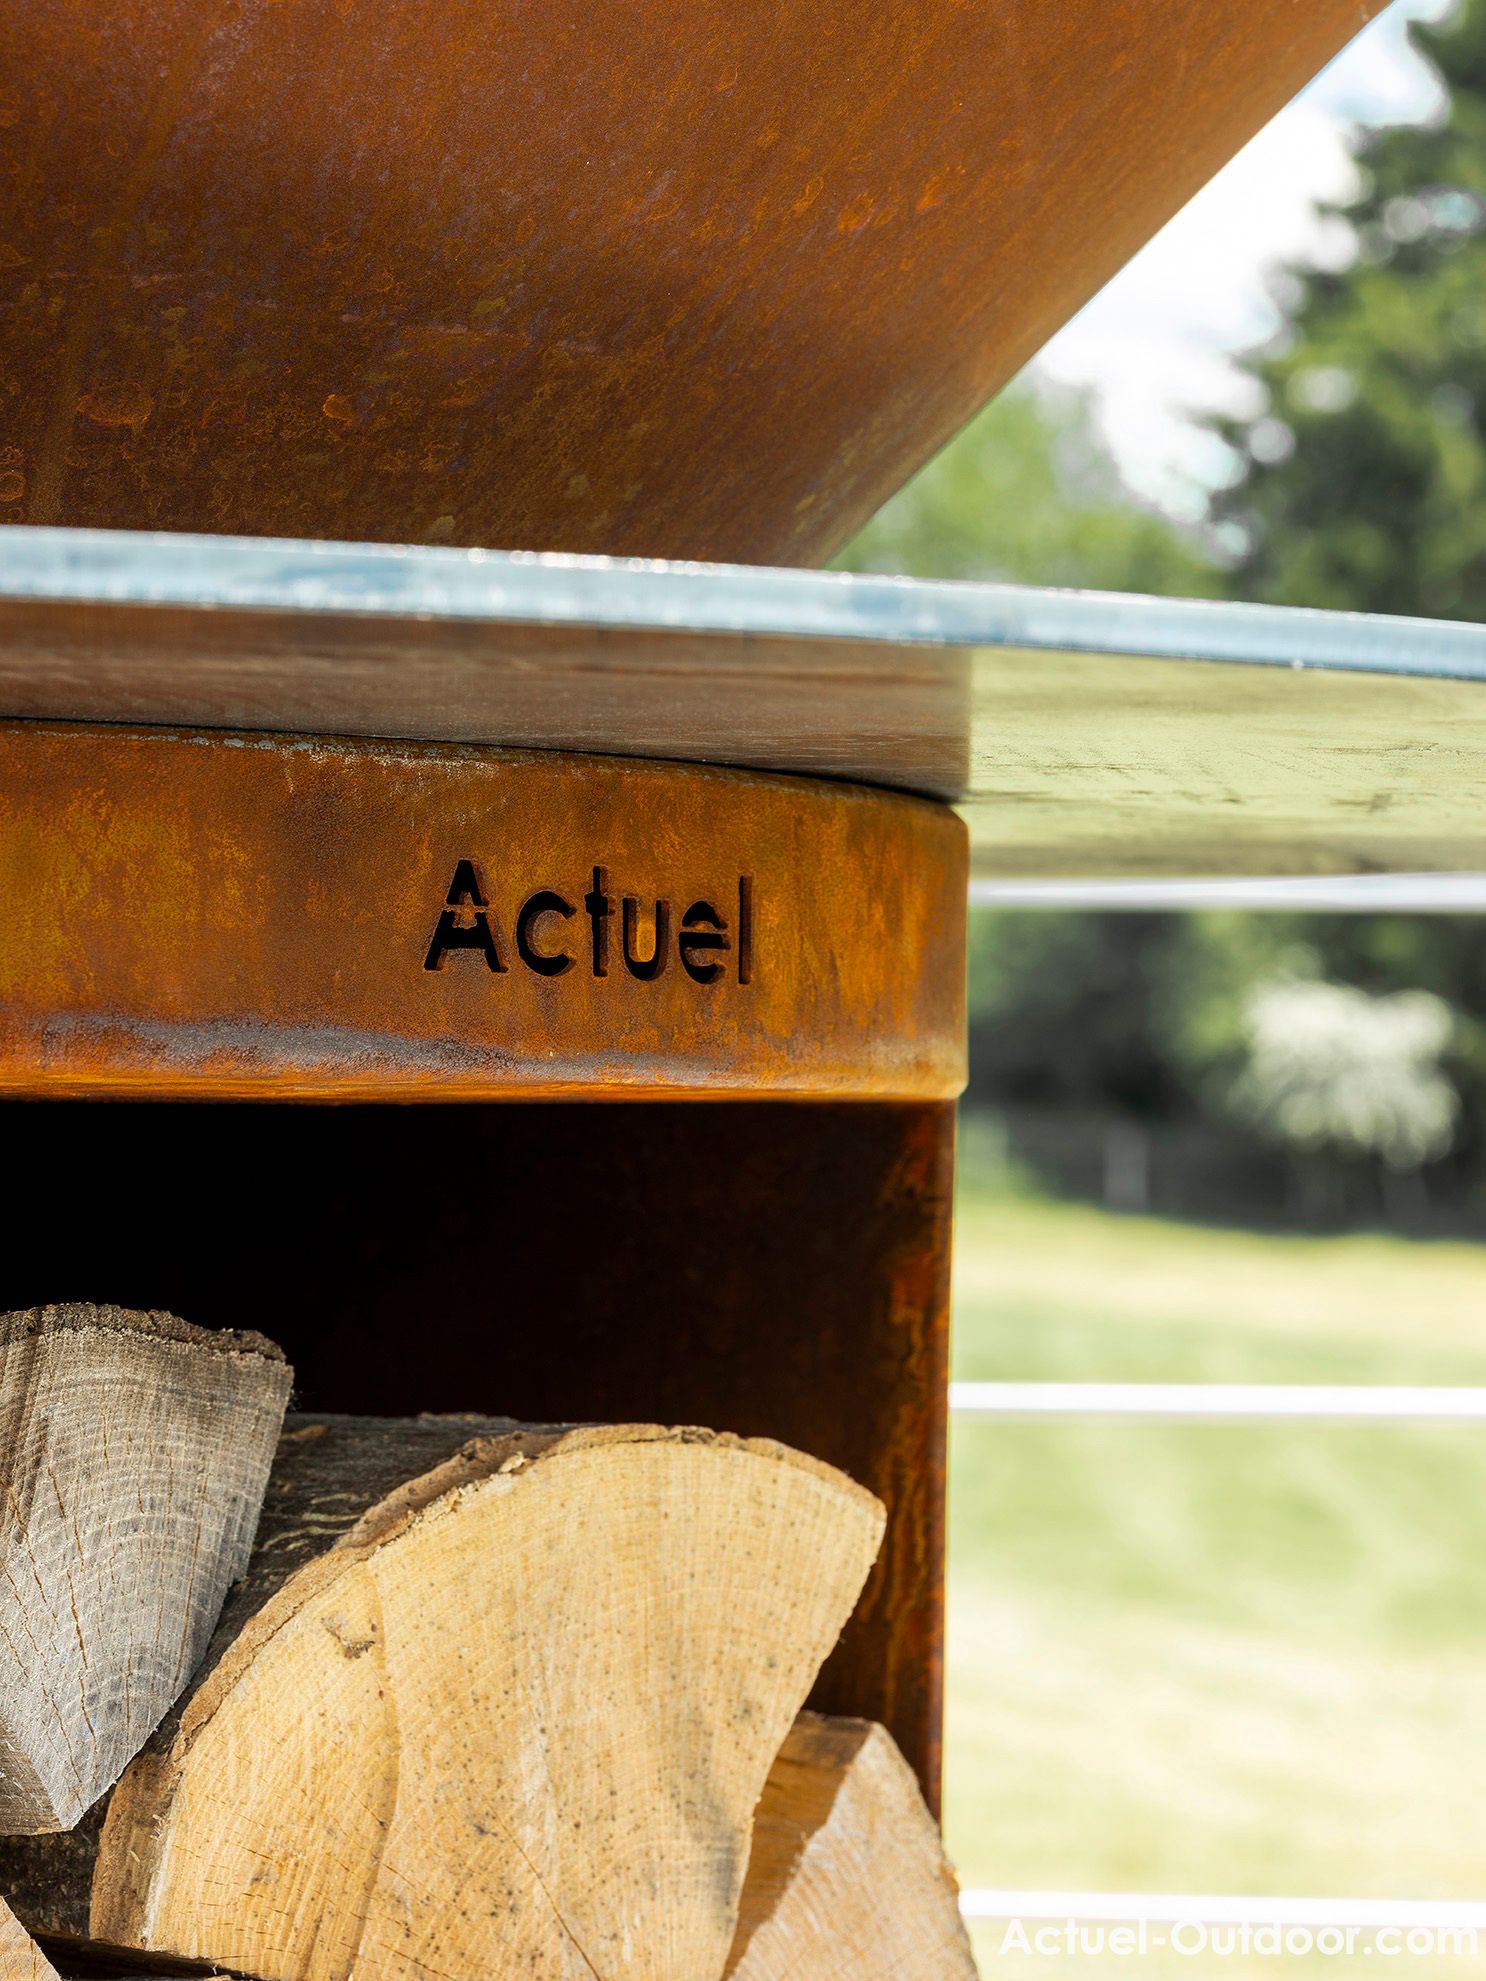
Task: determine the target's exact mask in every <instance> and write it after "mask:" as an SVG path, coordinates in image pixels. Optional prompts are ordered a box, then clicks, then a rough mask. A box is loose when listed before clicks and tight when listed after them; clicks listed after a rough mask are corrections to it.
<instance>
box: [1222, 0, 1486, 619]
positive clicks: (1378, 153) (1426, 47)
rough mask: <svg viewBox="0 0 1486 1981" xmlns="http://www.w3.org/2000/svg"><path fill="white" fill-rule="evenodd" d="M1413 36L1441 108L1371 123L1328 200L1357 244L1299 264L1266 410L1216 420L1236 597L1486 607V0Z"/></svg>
mask: <svg viewBox="0 0 1486 1981" xmlns="http://www.w3.org/2000/svg"><path fill="white" fill-rule="evenodd" d="M1410 33H1411V35H1412V37H1413V39H1414V42H1415V45H1416V46H1417V47H1418V48H1419V49H1420V50H1421V52H1422V53H1423V54H1424V55H1425V56H1426V57H1427V58H1428V59H1429V60H1431V61H1432V62H1433V63H1434V65H1435V66H1436V68H1437V69H1438V71H1439V74H1440V77H1441V80H1442V82H1443V84H1444V86H1445V89H1446V91H1447V93H1448V109H1447V111H1446V113H1445V115H1444V116H1443V118H1441V119H1440V120H1438V121H1436V122H1432V123H1426V124H1417V125H1402V126H1394V127H1388V128H1384V129H1381V130H1376V131H1373V132H1370V133H1368V134H1366V135H1365V136H1364V137H1363V138H1362V139H1361V140H1360V142H1359V144H1358V146H1357V152H1356V157H1357V164H1358V170H1359V174H1360V178H1361V188H1360V190H1359V192H1358V194H1357V196H1356V197H1355V198H1354V199H1353V200H1352V201H1351V202H1350V203H1349V204H1347V205H1344V206H1340V207H1334V208H1331V209H1329V211H1330V213H1331V214H1332V216H1333V218H1334V220H1335V222H1336V224H1337V225H1338V226H1339V227H1341V228H1345V229H1346V230H1347V231H1348V233H1349V234H1350V236H1351V239H1352V242H1353V244H1354V246H1355V255H1354V256H1353V257H1352V258H1351V259H1350V260H1347V261H1346V265H1345V266H1342V267H1340V268H1335V269H1333V268H1305V269H1294V270H1291V271H1290V272H1289V273H1288V275H1287V276H1286V277H1285V278H1284V284H1283V289H1282V293H1281V300H1282V301H1283V302H1284V303H1285V304H1286V305H1287V316H1288V321H1287V324H1286V327H1285V330H1284V331H1283V333H1282V335H1281V336H1280V338H1279V339H1277V340H1276V341H1275V343H1273V344H1272V345H1270V346H1269V347H1267V348H1266V349H1265V350H1264V351H1262V352H1259V353H1255V354H1253V355H1252V356H1251V357H1250V358H1249V360H1248V361H1247V362H1248V370H1249V372H1250V375H1251V377H1252V379H1253V380H1254V382H1255V384H1256V386H1257V388H1258V392H1257V395H1256V411H1255V413H1254V415H1253V417H1251V418H1249V419H1247V420H1244V421H1235V420H1226V421H1222V422H1219V423H1218V430H1219V431H1220V432H1221V433H1222V435H1223V437H1224V438H1225V439H1226V440H1227V442H1228V444H1229V445H1230V446H1231V447H1232V449H1233V450H1234V454H1235V457H1236V459H1235V464H1234V481H1233V484H1232V485H1231V486H1230V487H1229V488H1227V489H1226V490H1223V491H1221V492H1220V493H1219V494H1218V495H1217V497H1216V498H1215V501H1214V516H1215V521H1216V523H1217V526H1218V529H1219V537H1220V541H1221V542H1222V543H1223V544H1224V546H1225V548H1226V549H1227V550H1228V552H1229V553H1230V554H1231V555H1232V556H1233V559H1234V563H1233V569H1232V573H1231V577H1230V584H1231V587H1232V589H1233V591H1234V592H1235V594H1236V595H1237V596H1239V597H1246V598H1262V599H1268V600H1272V601H1275V602H1278V603H1282V604H1288V605H1318V606H1340V607H1346V608H1351V609H1355V610H1360V611H1372V612H1417V613H1426V614H1436V615H1440V616H1443V617H1447V618H1472V619H1477V618H1483V617H1486V0H1464V4H1462V5H1461V6H1460V7H1458V8H1457V10H1456V11H1455V13H1454V14H1453V15H1452V16H1451V17H1450V18H1449V20H1448V21H1446V22H1445V23H1444V24H1442V25H1436V26H1429V25H1423V24H1419V23H1415V24H1414V25H1413V26H1412V27H1411V28H1410Z"/></svg>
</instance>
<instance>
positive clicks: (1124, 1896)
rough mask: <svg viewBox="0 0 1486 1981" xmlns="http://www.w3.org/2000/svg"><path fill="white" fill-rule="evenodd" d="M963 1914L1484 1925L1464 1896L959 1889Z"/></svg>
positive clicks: (1485, 1916) (1483, 1910)
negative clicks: (1264, 1895) (1262, 1895)
mask: <svg viewBox="0 0 1486 1981" xmlns="http://www.w3.org/2000/svg"><path fill="white" fill-rule="evenodd" d="M960 1911H961V1913H962V1914H963V1915H964V1917H965V1918H966V1919H1056V1920H1064V1919H1071V1920H1075V1921H1082V1920H1088V1921H1096V1920H1097V1921H1101V1922H1105V1923H1109V1924H1115V1923H1119V1922H1124V1921H1130V1922H1138V1921H1140V1920H1154V1921H1159V1922H1161V1923H1162V1924H1167V1923H1172V1924H1174V1923H1178V1922H1186V1921H1190V1922H1192V1923H1193V1924H1194V1925H1203V1926H1359V1927H1385V1926H1399V1927H1410V1926H1425V1927H1436V1928H1437V1927H1451V1926H1455V1927H1467V1928H1472V1929H1481V1928H1486V1904H1482V1903H1479V1902H1477V1901H1475V1900H1464V1899H1386V1898H1385V1899H1373V1898H1290V1897H1284V1898H1250V1897H1248V1896H1247V1895H1245V1896H1242V1897H1238V1896H1234V1895H1232V1894H1226V1895H1219V1896H1212V1895H1209V1894H1199V1893H1188V1892H1016V1891H966V1892H961V1894H960Z"/></svg>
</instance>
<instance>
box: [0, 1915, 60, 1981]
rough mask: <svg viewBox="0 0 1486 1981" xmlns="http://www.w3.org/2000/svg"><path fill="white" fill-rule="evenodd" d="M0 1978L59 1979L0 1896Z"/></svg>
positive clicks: (15, 1980) (9, 1980)
mask: <svg viewBox="0 0 1486 1981" xmlns="http://www.w3.org/2000/svg"><path fill="white" fill-rule="evenodd" d="M0 1981H57V1970H56V1968H54V1967H53V1966H52V1964H51V1962H50V1961H49V1960H48V1959H47V1957H46V1955H45V1954H44V1953H43V1952H42V1951H41V1948H40V1947H39V1946H37V1944H36V1942H35V1941H34V1940H33V1939H32V1937H31V1935H30V1934H29V1933H28V1932H27V1931H26V1929H25V1927H24V1926H23V1925H22V1924H21V1922H20V1920H19V1919H17V1918H16V1916H15V1914H14V1913H13V1912H12V1911H11V1909H10V1907H9V1906H8V1905H7V1904H6V1903H5V1901H4V1899H0Z"/></svg>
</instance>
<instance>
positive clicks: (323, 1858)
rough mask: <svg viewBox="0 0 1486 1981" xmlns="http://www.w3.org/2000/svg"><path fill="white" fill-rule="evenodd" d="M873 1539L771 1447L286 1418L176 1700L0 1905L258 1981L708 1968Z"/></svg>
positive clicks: (442, 1979) (41, 1924)
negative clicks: (88, 1810)
mask: <svg viewBox="0 0 1486 1981" xmlns="http://www.w3.org/2000/svg"><path fill="white" fill-rule="evenodd" d="M883 1517H884V1516H883V1511H882V1508H881V1506H880V1504H879V1503H878V1501H877V1500H875V1499H874V1498H873V1497H872V1495H871V1494H870V1493H868V1492H866V1491H865V1490H864V1489H863V1488H861V1487H859V1486H856V1485H853V1484H852V1482H851V1481H850V1480H849V1479H846V1478H845V1477H843V1476H842V1475H841V1474H840V1473H839V1472H836V1471H833V1470H832V1469H831V1468H830V1467H829V1466H827V1465H824V1464H822V1463H820V1462H819V1461H817V1460H815V1459H812V1458H807V1457H804V1456H802V1455H801V1454H799V1453H797V1452H793V1451H789V1450H787V1449H786V1448H785V1447H783V1446H782V1445H777V1444H773V1443H769V1442H766V1441H762V1440H747V1439H741V1438H735V1437H727V1436H714V1435H713V1434H711V1433H710V1432H706V1431H696V1430H679V1431H675V1430H672V1431H667V1430H658V1429H655V1428H653V1427H649V1426H638V1427H637V1426H634V1425H624V1426H618V1427H608V1428H592V1427H590V1428H584V1429H564V1428H553V1427H545V1428H531V1427H521V1426H514V1425H511V1424H509V1423H507V1422H505V1421H502V1420H488V1419H487V1420H471V1419H463V1420H450V1419H421V1420H417V1421H413V1422H394V1421H387V1420H377V1419H367V1418H334V1417H331V1418H324V1419H315V1420H299V1419H292V1420H291V1423H290V1428H289V1429H288V1430H287V1431H286V1433H285V1437H284V1440H283V1442H282V1444H281V1446H280V1453H279V1458H278V1460H277V1461H276V1464H275V1468H274V1475H273V1477H272V1479H271V1480H270V1483H269V1490H268V1494H267V1497H266V1500H265V1504H264V1514H263V1523H262V1528H261V1531H260V1536H259V1541H258V1545H257V1547H256V1548H255V1550H254V1554H253V1559H252V1562H251V1564H250V1567H249V1571H248V1575H247V1578H246V1580H245V1581H244V1583H243V1584H242V1585H241V1586H240V1588H239V1589H238V1590H236V1591H234V1593H233V1595H232V1596H231V1598H230V1599H229V1601H228V1604H227V1607H226V1609H225V1610H224V1612H223V1617H222V1622H221V1625H220V1626H219V1628H218V1631H217V1633H216V1636H215V1638H214V1639H213V1642H212V1645H211V1647H210V1649H209V1651H208V1654H207V1658H206V1661H205V1664H204V1665H203V1667H202V1670H201V1671H200V1673H199V1674H198V1675H197V1678H196V1680H195V1681H194V1683H193V1685H192V1687H191V1689H190V1691H189V1692H188V1693H187V1694H186V1695H185V1697H184V1698H183V1700H182V1701H181V1703H180V1705H179V1706H178V1707H177V1709H176V1710H175V1711H174V1712H172V1714H171V1715H170V1717H169V1719H168V1720H167V1721H166V1723H165V1724H164V1725H163V1726H162V1727H161V1729H160V1731H159V1733H158V1734H157V1735H156V1736H155V1738H154V1739H153V1740H152V1741H151V1742H150V1744H149V1745H148V1747H147V1748H146V1749H145V1751H144V1752H143V1753H142V1754H141V1755H140V1757H139V1758H138V1760H136V1761H135V1762H134V1764H133V1765H132V1767H130V1768H129V1769H128V1771H127V1772H126V1773H125V1775H124V1777H123V1779H122V1781H121V1782H120V1784H119V1786H118V1787H117V1789H116V1790H115V1791H114V1793H113V1795H112V1797H111V1798H110V1800H109V1802H108V1804H107V1807H106V1809H104V1810H100V1811H99V1812H97V1813H96V1814H95V1816H93V1817H91V1818H90V1819H89V1822H88V1823H87V1825H85V1826H84V1828H83V1829H82V1830H80V1831H78V1832H77V1833H76V1834H75V1835H74V1836H73V1837H70V1838H63V1839H56V1840H51V1839H48V1840H47V1841H46V1842H45V1843H43V1842H40V1841H32V1840H25V1841H20V1840H17V1841H14V1842H11V1843H7V1844H3V1845H0V1889H5V1890H8V1891H9V1892H10V1893H11V1894H12V1903H13V1904H14V1905H15V1908H16V1911H17V1912H18V1913H19V1914H20V1916H21V1917H22V1919H24V1920H25V1921H26V1923H27V1924H28V1925H30V1926H31V1927H32V1929H33V1930H38V1931H46V1932H52V1933H59V1934H71V1935H79V1936H82V1935H89V1934H91V1935H92V1936H93V1937H94V1938H95V1939H97V1940H101V1941H105V1942H108V1943H110V1944H112V1945H114V1946H117V1947H127V1948H135V1949H140V1950H143V1951H148V1952H156V1953H169V1954H172V1955H176V1956H181V1957H185V1958H195V1959H202V1960H216V1961H220V1962H221V1963H222V1964H223V1965H224V1966H226V1967H229V1968H233V1969H236V1970H238V1971H241V1972H243V1973H246V1974H252V1975H258V1976H263V1977H265V1981H342V1978H343V1977H348V1976H349V1977H355V1976H365V1977H376V1981H425V1977H427V1981H433V1977H438V1981H448V1977H450V1976H455V1977H465V1976H469V1977H479V1981H501V1977H505V1976H511V1977H518V1976H519V1977H522V1981H530V1977H540V1981H593V1976H594V1975H595V1974H602V1975H603V1976H604V1977H605V1981H709V1977H716V1976H718V1975H720V1974H721V1972H722V1968H723V1963H724V1961H725V1960H726V1958H727V1952H728V1948H729V1946H730V1944H731V1942H732V1937H733V1929H734V1926H735V1923H736V1918H737V1907H738V1897H739V1892H740V1890H741V1887H742V1883H743V1875H744V1870H745V1868H746V1864H747V1858H748V1841H749V1832H750V1827H751V1822H752V1817H753V1811H754V1808H755V1805H756V1804H757V1801H758V1797H759V1794H760V1791H761V1790H762V1788H763V1785H764V1779H765V1777H766V1775H767V1774H768V1771H769V1767H770V1765H771V1763H772V1761H773V1759H774V1757H775V1755H776V1753H777V1752H778V1749H779V1744H780V1742H781V1741H782V1740H783V1738H784V1736H785V1734H786V1733H787V1732H788V1730H789V1727H790V1725H791V1724H792V1722H793V1720H794V1718H795V1715H796V1713H797V1712H798V1711H799V1708H800V1705H801V1703H802V1701H803V1699H804V1697H805V1694H806V1692H807V1691H808V1689H809V1686H810V1684H811V1681H812V1680H813V1678H814V1676H815V1673H816V1670H817V1668H818V1667H819V1665H820V1663H821V1662H822V1660H823V1659H824V1657H825V1655H826V1653H827V1652H828V1650H829V1649H830V1647H831V1645H832V1644H833V1643H834V1641H835V1639H836V1636H837V1634H838V1632H839V1631H840V1629H841V1626H842V1624H843V1623H844V1622H845V1621H846V1618H847V1616H848V1615H849V1614H850V1611H851V1609H852V1607H853V1605H854V1604H855V1602H856V1599H857V1596H858V1594H859V1592H860V1590H861V1586H862V1583H863V1581H864V1580H865V1577H866V1574H867V1570H868V1568H869V1567H870V1565H871V1563H872V1561H873V1559H874V1557H875V1555H876V1552H877V1549H878V1546H879V1544H880V1540H881V1535H882V1528H883Z"/></svg>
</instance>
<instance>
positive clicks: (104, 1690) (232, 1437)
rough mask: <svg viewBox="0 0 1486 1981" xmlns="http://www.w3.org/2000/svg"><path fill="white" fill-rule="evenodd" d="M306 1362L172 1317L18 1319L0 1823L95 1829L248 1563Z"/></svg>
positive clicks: (2, 1392) (3, 1506) (86, 1314)
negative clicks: (88, 1817) (83, 1821)
mask: <svg viewBox="0 0 1486 1981" xmlns="http://www.w3.org/2000/svg"><path fill="white" fill-rule="evenodd" d="M291 1379H292V1378H291V1371H290V1369H289V1366H288V1364H287V1363H286V1362H285V1360H284V1358H283V1356H282V1354H281V1353H280V1352H279V1350H278V1349H277V1348H275V1347H274V1345H273V1344H272V1343H271V1342H269V1341H265V1340H264V1339H263V1337H262V1336H261V1335H256V1334H238V1333H220V1334H212V1333H208V1332H207V1331H206V1330H204V1329H201V1328H195V1327H190V1326H188V1325H187V1324H186V1323H185V1322H184V1321H179V1320H177V1319H176V1318H175V1317H174V1316H173V1315H170V1314H134V1313H127V1312H125V1311H124V1310H123V1309H121V1308H118V1307H93V1306H81V1305H79V1306H62V1307H38V1308H34V1309H32V1310H30V1311H29V1312H26V1313H17V1314H7V1315H4V1316H3V1317H0V1832H35V1831H47V1830H57V1829H65V1828H66V1827H68V1826H69V1825H71V1824H73V1823H75V1822H77V1820H78V1818H79V1817H80V1816H81V1815H82V1814H83V1812H84V1811H85V1810H86V1809H88V1808H90V1807H91V1805H92V1804H93V1803H94V1802H96V1801H97V1799H98V1797H99V1796H100V1795H102V1794H103V1793H104V1792H105V1791H106V1790H107V1789H109V1788H111V1787H112V1786H113V1784H114V1782H116V1781H117V1780H118V1777H119V1775H120V1773H121V1772H122V1770H123V1769H124V1768H125V1766H126V1765H127V1764H128V1762H129V1761H130V1760H131V1759H132V1758H133V1756H134V1755H135V1754H136V1753H137V1752H138V1751H139V1749H140V1747H141V1746H142V1745H143V1743H144V1742H145V1741H146V1740H147V1739H148V1738H149V1736H150V1734H151V1733H152V1732H153V1731H154V1729H155V1727H156V1726H157V1725H158V1724H159V1722H160V1719H161V1717H162V1716H163V1714H164V1713H165V1712H166V1711H167V1709H168V1708H169V1707H170V1705H171V1704H172V1702H173V1701H174V1700H175V1698H176V1697H177V1695H178V1694H179V1692H180V1690H181V1688H182V1686H183V1685H184V1684H185V1683H186V1680H187V1679H188V1678H189V1677H190V1675H191V1671H192V1669H193V1667H194V1666H195V1664H196V1663H197V1661H198V1659H199V1658H200V1656H201V1654H202V1651H203V1650H204V1648H205V1646H206V1643H207V1640H208V1638H209V1636H210V1634H211V1631H212V1628H213V1625H214V1624H215V1623H216V1620H217V1616H218V1613H219V1611H220V1609H221V1605H222V1598H223V1596H224V1595H225V1593H226V1591H227V1588H228V1586H229V1584H230V1583H231V1582H232V1581H233V1580H234V1579H235V1578H236V1577H237V1576H239V1575H240V1574H241V1573H242V1571H243V1569H244V1567H245V1565H246V1563H247V1559H248V1551H249V1549H250V1547H251V1545H252V1540H253V1530H254V1528H255V1526H256V1524H257V1520H258V1510H259V1506H260V1504H261V1501H262V1497H263V1489H264V1485H265V1483H266V1481H267V1478H268V1470H269V1466H270V1464H271V1462H272V1458H273V1452H274V1446H275V1443H276V1441H277V1438H278V1433H279V1427H280V1424H281V1423H282V1421H283V1414H284V1405H285V1403H286V1402H287V1400H288V1395H289V1385H290V1382H291Z"/></svg>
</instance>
